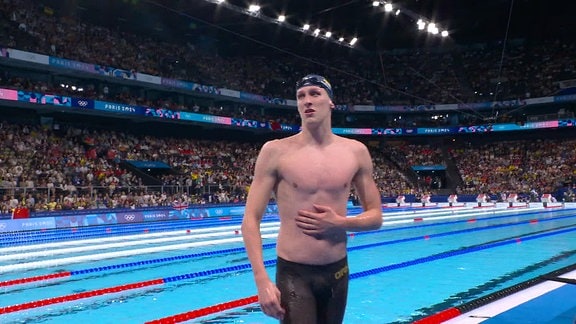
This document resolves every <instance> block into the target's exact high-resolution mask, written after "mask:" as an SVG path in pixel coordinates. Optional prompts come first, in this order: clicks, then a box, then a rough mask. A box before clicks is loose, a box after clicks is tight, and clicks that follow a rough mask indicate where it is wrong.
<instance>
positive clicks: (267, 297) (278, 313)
mask: <svg viewBox="0 0 576 324" xmlns="http://www.w3.org/2000/svg"><path fill="white" fill-rule="evenodd" d="M258 302H259V303H260V308H262V311H263V312H264V314H266V315H268V316H270V317H274V318H275V319H277V320H282V319H283V318H284V313H285V310H284V308H282V306H281V305H280V290H278V287H276V285H275V284H274V283H272V282H271V281H269V282H268V283H267V284H266V285H265V286H263V287H258Z"/></svg>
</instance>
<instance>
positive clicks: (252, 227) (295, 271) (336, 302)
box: [242, 75, 382, 324]
mask: <svg viewBox="0 0 576 324" xmlns="http://www.w3.org/2000/svg"><path fill="white" fill-rule="evenodd" d="M296 97H297V102H298V112H299V114H300V117H301V119H302V130H301V131H300V132H299V133H298V134H296V135H293V136H290V137H287V138H284V139H279V140H272V141H269V142H267V143H265V144H264V145H263V146H262V149H261V151H260V154H259V155H258V159H257V160H256V166H255V170H254V177H253V181H252V185H251V186H250V191H249V193H248V200H247V202H246V211H245V215H244V219H243V222H242V236H243V239H244V244H245V245H246V251H247V253H248V258H249V259H250V263H251V264H252V270H253V274H254V279H255V282H256V286H257V289H258V299H259V302H260V306H261V308H262V311H263V312H264V313H265V314H267V315H269V316H272V317H274V318H276V319H279V320H281V322H282V323H297V324H306V323H310V324H316V323H328V324H333V323H342V320H343V318H344V311H345V308H346V300H347V296H348V274H349V271H348V262H347V253H346V242H347V233H346V232H347V231H366V230H375V229H378V228H380V226H381V225H382V209H381V200H380V193H379V192H378V189H377V187H376V184H375V182H374V179H373V178H372V170H373V166H372V159H371V157H370V153H369V152H368V149H367V148H366V146H364V145H363V144H362V143H360V142H358V141H355V140H352V139H348V138H344V137H340V136H337V135H335V134H334V133H332V128H331V114H332V109H334V103H333V102H332V87H331V86H330V83H328V81H327V80H326V79H325V78H323V77H321V76H318V75H308V76H306V77H304V78H303V79H301V80H300V81H299V82H298V83H297V84H296ZM351 188H354V189H355V191H356V194H357V195H358V197H359V198H360V201H361V204H362V207H363V210H364V211H363V212H362V213H361V214H359V215H357V216H355V217H347V201H348V197H349V195H350V190H351ZM272 193H274V195H275V198H276V203H277V204H278V212H279V215H280V230H279V233H278V240H277V245H276V253H277V256H278V263H277V267H276V284H275V283H273V282H272V281H271V279H270V277H269V276H268V274H267V272H266V269H265V267H264V260H263V253H262V238H261V232H260V223H261V220H262V216H263V214H264V211H265V208H266V206H267V204H268V202H269V200H270V197H271V194H272Z"/></svg>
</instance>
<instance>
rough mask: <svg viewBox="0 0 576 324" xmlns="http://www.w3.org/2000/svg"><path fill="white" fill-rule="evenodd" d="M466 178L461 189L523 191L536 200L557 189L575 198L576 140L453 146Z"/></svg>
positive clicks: (497, 192) (494, 192)
mask: <svg viewBox="0 0 576 324" xmlns="http://www.w3.org/2000/svg"><path fill="white" fill-rule="evenodd" d="M450 152H451V157H452V158H453V160H454V162H455V163H456V165H457V167H458V170H459V171H460V174H461V176H462V179H463V182H464V184H463V186H462V187H460V188H459V189H458V191H459V192H462V193H471V194H477V193H486V194H489V195H496V196H502V195H508V194H510V193H517V194H518V193H523V194H526V195H527V196H530V197H531V198H532V199H535V200H537V199H538V198H539V197H540V196H541V195H542V194H543V193H555V192H557V191H558V189H559V188H563V194H564V192H565V193H566V196H563V197H559V198H560V199H564V200H567V201H572V200H573V197H574V192H575V191H576V140H574V139H571V138H568V139H562V140H557V139H556V140H553V139H546V140H544V139H541V140H536V141H534V140H522V141H498V142H493V143H487V144H486V143H485V144H480V145H472V144H470V143H469V144H468V145H466V146H464V147H458V148H453V149H451V150H450Z"/></svg>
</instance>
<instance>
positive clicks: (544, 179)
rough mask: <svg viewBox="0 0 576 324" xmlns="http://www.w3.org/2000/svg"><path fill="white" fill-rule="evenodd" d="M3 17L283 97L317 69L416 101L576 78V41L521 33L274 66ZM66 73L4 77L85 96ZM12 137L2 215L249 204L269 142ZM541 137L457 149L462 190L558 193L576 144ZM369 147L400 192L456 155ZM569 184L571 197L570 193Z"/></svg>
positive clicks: (367, 98)
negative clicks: (140, 170)
mask: <svg viewBox="0 0 576 324" xmlns="http://www.w3.org/2000/svg"><path fill="white" fill-rule="evenodd" d="M0 28H1V30H2V33H1V34H0V47H2V46H6V47H9V48H15V49H21V50H25V51H30V52H34V53H40V54H46V55H50V56H55V57H61V58H66V59H70V60H76V61H80V62H86V63H91V64H100V65H103V66H112V67H117V68H122V69H125V70H128V71H133V72H141V73H146V74H150V75H155V76H162V77H168V78H175V79H181V80H186V81H191V82H196V83H200V84H204V85H209V86H215V87H219V88H220V87H221V88H227V89H234V90H240V91H245V92H249V93H254V94H259V95H264V96H268V97H272V98H293V97H294V93H293V92H294V90H293V87H292V86H291V85H292V84H294V81H295V79H297V78H298V77H300V76H301V75H304V74H307V73H309V72H311V71H314V72H317V73H321V74H324V75H327V76H328V77H329V78H330V79H331V80H332V83H333V86H334V92H335V95H336V99H335V101H336V103H338V104H350V105H357V104H369V105H379V104H386V105H407V106H414V105H419V104H439V103H464V102H477V101H492V100H505V99H525V98H530V97H540V96H549V95H552V94H554V93H555V92H556V91H557V90H558V88H557V84H556V83H557V81H561V80H568V79H576V66H575V62H576V61H575V60H574V58H573V57H571V56H569V55H563V53H566V52H570V51H574V49H575V48H574V44H569V43H563V42H560V41H550V42H547V43H544V44H541V43H540V44H531V43H529V42H525V41H518V42H513V43H511V44H510V47H509V50H508V52H507V53H506V56H505V57H504V59H502V58H501V56H500V55H501V48H500V47H499V46H496V45H491V44H482V45H477V46H469V47H458V48H453V49H451V50H448V51H440V50H425V49H419V50H407V51H395V52H387V53H379V54H378V55H360V54H358V55H357V56H355V58H354V59H352V60H350V59H348V58H327V59H326V60H325V61H323V64H322V65H319V64H317V62H314V61H311V60H302V59H301V58H299V57H296V56H289V55H283V56H278V59H277V60H275V64H267V63H268V61H269V58H267V57H264V56H258V57H234V58H230V57H226V58H224V57H221V56H219V55H218V54H217V53H215V52H214V51H206V50H205V49H204V48H202V47H200V46H197V44H190V43H182V42H176V41H172V40H158V39H152V38H150V37H147V36H146V35H140V34H138V35H136V34H133V33H131V32H128V31H122V30H119V29H110V28H108V27H105V26H96V25H91V24H88V23H86V22H84V21H82V20H80V19H78V17H76V16H73V15H72V16H63V15H62V14H61V13H60V12H58V10H53V9H52V8H47V7H45V6H43V5H39V4H38V3H36V2H33V1H29V0H5V1H3V2H2V3H1V4H0ZM166 53H170V57H167V56H166V55H167V54H166ZM177 62H178V63H177ZM500 62H502V63H503V64H502V65H500ZM330 67H338V68H337V69H336V68H330ZM342 71H346V72H345V73H343V72H342ZM31 76H36V77H31ZM58 78H59V76H57V75H56V76H55V75H49V74H47V73H46V74H42V73H41V72H38V71H36V72H30V71H27V72H26V73H19V71H18V69H15V70H14V69H10V70H8V69H6V70H4V71H2V74H0V85H2V86H7V87H12V88H15V89H19V90H29V91H38V92H48V93H54V94H64V95H70V96H74V95H76V96H78V93H77V92H75V91H74V90H72V89H70V88H68V87H63V86H61V83H60V82H59V79H58ZM77 80H78V81H80V82H84V84H83V89H84V91H83V92H82V94H81V96H82V97H84V98H92V99H100V100H108V101H113V102H119V103H127V104H132V105H141V106H153V107H164V108H168V109H176V110H190V111H193V112H201V113H207V114H214V115H219V116H229V117H238V118H245V119H253V120H259V121H270V120H274V121H276V122H281V123H287V124H298V116H297V113H296V112H295V111H293V110H289V109H258V107H247V104H244V103H238V104H236V103H230V104H229V105H223V106H220V105H213V104H207V105H201V104H198V103H196V102H195V99H194V95H193V94H190V95H189V96H184V97H183V96H182V95H181V94H178V95H175V94H174V93H172V94H171V93H170V92H169V89H167V90H166V93H164V94H163V93H162V92H161V91H160V94H159V91H157V90H156V91H153V92H148V91H143V89H144V90H145V88H144V87H145V86H144V85H142V86H134V85H132V86H127V85H126V84H119V83H115V82H114V80H113V79H111V80H110V82H104V81H102V80H96V79H88V78H82V77H77ZM152 93H154V95H152ZM199 102H200V100H199ZM204 102H206V101H204ZM250 108H255V109H250ZM348 117H349V116H348V115H335V118H334V119H335V126H343V125H347V124H351V122H353V121H356V120H360V119H354V118H351V119H350V118H348ZM360 122H361V123H363V124H362V126H364V127H371V126H380V127H382V126H390V122H391V120H389V118H388V116H386V115H385V114H374V115H371V116H369V117H368V118H366V119H364V120H360ZM383 123H388V124H386V125H383ZM409 126H414V125H413V124H412V125H409ZM0 140H2V142H3V143H4V145H3V147H2V148H1V149H0V150H1V155H0V190H2V191H3V194H4V196H3V198H2V201H0V211H1V212H7V211H8V210H10V209H13V208H15V206H17V205H26V206H28V207H30V208H31V209H34V210H38V211H41V210H52V209H79V208H104V207H107V208H116V207H128V208H133V207H146V206H162V205H170V204H172V203H173V202H174V201H175V200H178V201H185V202H186V203H199V204H202V203H213V202H221V203H225V202H242V201H244V199H245V196H246V192H247V190H248V186H249V183H250V180H251V179H250V174H251V171H252V170H251V168H252V165H253V163H254V160H255V158H256V154H257V152H258V149H259V147H258V145H257V144H254V143H244V142H226V141H207V140H197V139H194V138H159V137H154V136H151V135H147V134H132V133H128V132H122V131H120V130H118V131H101V130H94V129H87V128H79V127H78V126H66V127H63V129H60V130H54V129H51V128H45V127H41V126H38V125H36V124H34V123H30V124H17V123H11V122H9V121H7V120H5V121H3V122H2V124H1V128H0ZM541 144H544V143H537V142H528V141H515V142H500V143H495V144H489V145H486V146H481V147H476V146H469V147H461V148H453V149H452V150H451V153H452V155H451V158H452V159H453V160H454V162H456V165H457V167H458V170H459V172H460V175H461V177H462V178H463V183H464V184H463V185H462V186H461V187H459V188H457V189H456V190H457V191H458V192H459V193H477V192H489V193H499V192H536V191H538V192H552V191H553V190H555V189H556V188H557V187H558V186H560V184H561V183H560V182H562V180H563V179H564V180H565V179H574V177H576V174H575V172H576V170H574V165H576V158H575V155H574V152H575V151H576V143H575V142H574V141H570V140H568V141H561V142H559V141H548V142H546V143H545V144H546V145H541ZM370 148H371V152H372V155H373V159H374V161H375V171H374V176H375V178H376V180H377V183H378V186H379V189H380V191H381V193H382V195H383V196H388V197H392V196H395V195H399V194H410V193H412V194H422V193H423V192H424V191H429V190H430V189H431V188H430V187H429V186H424V187H422V186H421V185H422V184H421V183H420V182H419V181H418V179H417V176H416V178H414V176H415V175H414V174H413V173H411V168H410V167H411V166H416V165H419V166H426V165H446V162H447V161H446V160H445V159H446V157H445V156H444V155H443V154H442V150H441V149H440V148H437V147H436V148H433V147H432V146H430V145H424V144H410V143H408V142H406V143H402V144H401V145H386V143H381V144H380V145H376V146H373V145H371V146H370ZM528 152H531V153H532V154H527V153H528ZM123 160H143V161H162V162H165V163H167V164H168V165H169V166H170V167H171V171H172V172H170V173H167V174H163V175H156V177H157V180H158V185H156V186H151V185H150V184H145V183H143V178H142V176H141V175H138V174H134V172H133V171H130V170H128V169H127V168H126V167H123V166H122V164H121V162H122V161H123ZM573 183H574V181H573V180H572V184H573ZM567 192H568V196H567V197H571V196H570V195H571V194H570V193H571V192H572V191H570V190H568V191H567ZM572 196H573V193H572Z"/></svg>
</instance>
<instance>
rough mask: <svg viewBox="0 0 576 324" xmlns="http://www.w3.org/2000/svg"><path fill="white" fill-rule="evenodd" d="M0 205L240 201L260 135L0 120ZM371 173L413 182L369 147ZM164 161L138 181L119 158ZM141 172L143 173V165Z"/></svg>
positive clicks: (383, 184)
mask: <svg viewBox="0 0 576 324" xmlns="http://www.w3.org/2000/svg"><path fill="white" fill-rule="evenodd" d="M0 140H2V142H3V147H2V149H1V154H0V156H1V157H0V191H2V193H3V198H2V200H1V201H0V210H1V211H2V212H8V211H9V210H11V209H13V208H16V207H17V206H22V205H24V206H27V207H29V208H30V209H32V210H36V211H43V210H54V209H86V208H102V207H107V208H118V207H123V208H135V207H147V206H165V205H170V204H171V203H172V202H173V201H174V200H175V199H178V200H180V202H186V203H190V204H205V203H231V202H243V201H245V199H246V194H247V192H248V189H249V185H250V182H251V174H252V171H253V165H254V163H255V160H256V156H257V154H258V151H259V148H260V147H259V146H260V144H261V143H257V144H254V143H245V142H231V141H209V140H198V139H194V138H169V137H155V136H151V135H147V134H132V133H128V132H122V131H106V130H89V129H81V128H77V127H73V126H66V125H62V126H61V128H60V129H58V130H54V129H52V128H49V127H43V126H40V125H35V124H17V123H11V122H8V121H3V122H2V123H1V124H0ZM372 151H373V155H374V161H375V171H374V176H375V178H376V180H377V182H378V186H379V188H380V190H381V192H382V193H383V194H384V195H395V194H400V193H408V192H409V191H410V190H413V189H412V188H413V187H412V185H410V184H409V182H408V181H407V180H406V179H405V178H404V177H403V176H402V175H401V173H400V172H399V171H398V170H397V169H395V168H394V167H393V166H392V165H391V164H390V163H387V160H386V159H385V158H384V157H383V154H382V153H381V150H379V149H378V148H372ZM125 160H136V161H161V162H164V163H166V164H168V165H169V166H170V172H164V173H157V174H154V175H151V176H152V177H155V178H156V179H157V180H158V184H157V185H149V184H145V183H143V173H144V174H145V171H144V170H141V172H137V173H136V174H135V173H134V172H131V171H130V170H128V168H126V167H125V166H123V165H122V163H121V162H122V161H125ZM142 172H143V173H142Z"/></svg>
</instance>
